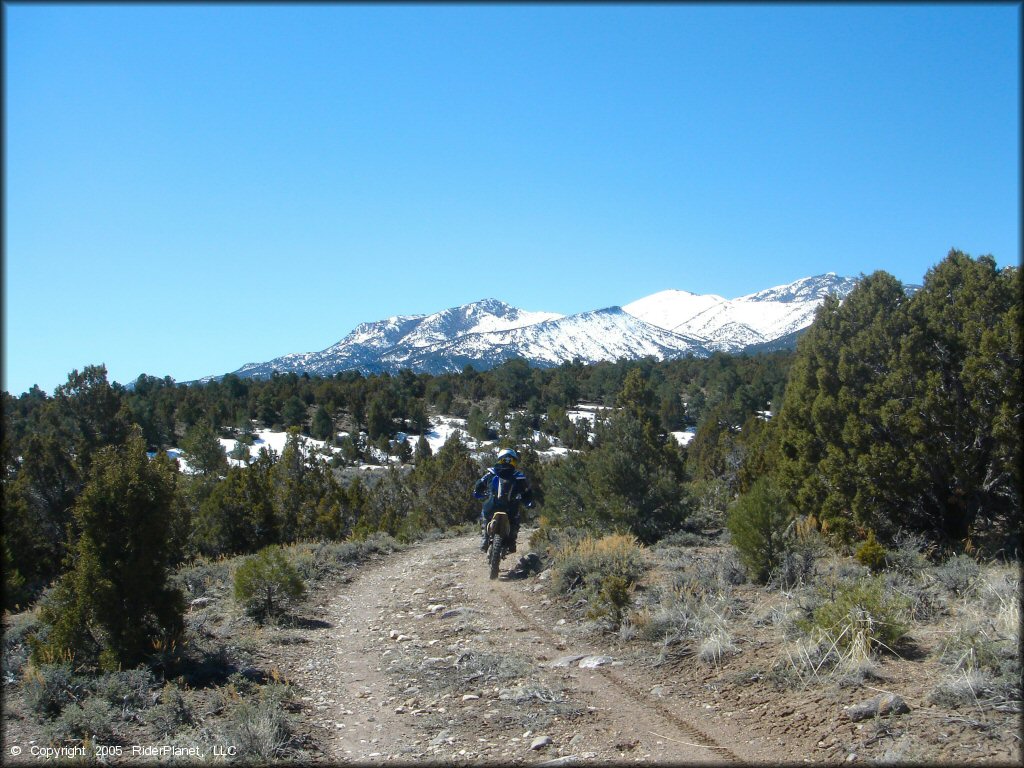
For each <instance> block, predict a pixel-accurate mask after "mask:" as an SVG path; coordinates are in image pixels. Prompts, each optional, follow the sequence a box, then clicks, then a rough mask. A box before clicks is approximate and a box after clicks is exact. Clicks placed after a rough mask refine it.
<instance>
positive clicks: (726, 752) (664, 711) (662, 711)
mask: <svg viewBox="0 0 1024 768" xmlns="http://www.w3.org/2000/svg"><path fill="white" fill-rule="evenodd" d="M501 599H502V601H503V602H504V603H505V605H506V606H507V607H508V609H509V611H510V612H511V613H513V614H514V615H515V616H516V617H517V618H518V619H519V620H520V621H522V622H524V623H525V624H527V625H529V626H530V627H532V628H533V629H534V630H535V631H537V632H538V633H539V634H541V635H542V636H544V637H545V638H546V639H547V641H548V642H549V643H551V645H552V646H558V645H559V644H560V643H561V642H562V641H561V640H560V639H559V638H557V637H556V636H554V635H553V634H551V633H550V632H548V631H547V630H546V629H544V628H543V627H541V626H538V625H537V623H536V622H535V621H533V619H531V618H530V617H529V616H528V615H527V614H525V613H524V612H523V611H522V610H521V609H520V608H519V606H517V605H515V603H514V602H513V601H512V599H511V598H510V597H509V596H508V595H506V594H502V595H501ZM593 671H595V672H598V673H599V674H600V675H601V676H602V677H604V679H605V680H607V681H608V682H609V683H611V684H612V685H613V686H615V688H617V689H618V690H620V691H621V692H622V693H623V694H625V695H626V696H627V697H628V698H630V699H632V700H633V701H635V702H637V703H638V704H640V705H641V706H642V707H643V708H644V709H648V710H652V711H654V712H655V713H657V714H658V715H659V716H660V717H661V718H662V719H663V720H666V721H667V722H669V723H671V724H672V725H673V726H675V728H676V729H677V730H678V731H680V732H681V733H683V734H686V735H687V736H688V737H689V738H692V739H693V740H694V743H693V744H692V746H696V747H703V748H706V749H713V750H714V751H715V752H716V754H718V755H720V756H721V757H723V758H725V759H726V760H728V761H731V762H734V763H739V764H742V763H743V762H744V761H743V760H741V759H740V757H739V756H738V755H736V753H734V752H733V751H732V750H731V749H729V748H728V747H724V746H722V745H721V744H719V743H718V742H717V741H715V740H714V739H712V738H711V737H710V736H708V735H707V734H706V733H704V732H703V731H701V730H700V729H699V728H697V726H695V725H693V724H692V723H690V722H688V721H686V720H685V719H683V718H682V717H680V716H679V715H677V714H676V713H675V712H673V711H672V710H670V709H668V708H667V707H666V706H664V705H663V704H661V703H660V702H657V701H652V700H651V698H650V697H649V696H645V695H644V694H643V693H642V692H641V691H638V690H637V689H636V688H635V687H634V686H633V685H632V684H630V683H629V682H627V681H626V680H623V679H622V677H621V676H620V675H618V674H616V673H615V672H613V671H612V670H610V669H606V668H604V667H597V668H595V669H594V670H593ZM654 735H656V736H658V735H661V734H654ZM662 738H669V737H667V736H662ZM669 740H670V741H672V740H673V739H669Z"/></svg>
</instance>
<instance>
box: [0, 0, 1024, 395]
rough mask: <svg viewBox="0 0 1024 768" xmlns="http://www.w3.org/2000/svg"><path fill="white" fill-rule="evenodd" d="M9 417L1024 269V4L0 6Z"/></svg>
mask: <svg viewBox="0 0 1024 768" xmlns="http://www.w3.org/2000/svg"><path fill="white" fill-rule="evenodd" d="M4 16H5V18H4V21H5V35H6V37H5V40H4V51H5V62H4V64H5V77H6V82H5V93H4V107H5V109H4V118H5V128H6V131H5V138H6V144H5V157H4V175H5V184H6V188H5V196H4V206H5V211H4V213H5V242H4V278H5V279H4V315H5V318H4V319H5V322H4V381H3V385H4V389H6V390H7V391H10V392H13V393H15V394H19V393H21V392H23V391H25V390H27V389H28V388H29V387H30V386H31V385H32V384H38V385H40V386H41V387H43V389H45V390H46V391H48V392H52V390H53V388H54V387H55V386H57V385H58V384H61V383H63V382H64V381H65V380H66V378H67V374H68V373H69V372H70V371H71V370H72V369H74V368H79V369H80V368H82V367H83V366H85V365H88V364H96V363H105V364H106V365H107V368H108V370H109V372H110V377H111V379H113V380H116V381H119V382H121V383H128V382H130V381H132V380H134V379H135V378H136V377H137V376H138V375H139V374H140V373H148V374H151V375H156V376H161V377H162V376H167V375H169V376H172V377H174V378H175V379H176V380H178V381H188V380H191V379H194V378H198V377H200V376H204V375H207V374H215V373H224V372H227V371H230V370H234V369H235V368H238V367H239V366H241V365H243V364H244V363H247V362H251V361H263V360H268V359H271V358H273V357H276V356H278V355H281V354H285V353H289V352H304V351H314V350H319V349H323V348H325V347H327V346H330V345H331V344H333V343H334V342H336V341H338V340H339V339H341V338H342V337H343V336H345V335H346V334H347V333H348V332H349V331H350V330H352V328H353V327H354V326H355V325H356V324H357V323H359V322H362V321H370V320H378V319H382V318H384V317H387V316H389V315H394V314H414V313H430V312H434V311H438V310H441V309H445V308H447V307H450V306H456V305H459V304H463V303H466V302H469V301H474V300H477V299H481V298H485V297H495V298H499V299H503V300H505V301H507V302H509V303H511V304H514V305H516V306H519V307H522V308H524V309H530V310H547V311H553V312H561V313H565V314H570V313H574V312H578V311H584V310H590V309H596V308H600V307H605V306H610V305H615V304H625V303H628V302H630V301H633V300H635V299H638V298H641V297H643V296H646V295H648V294H651V293H654V292H656V291H660V290H664V289H667V288H677V289H683V290H689V291H693V292H696V293H717V294H720V295H723V296H726V297H729V298H732V297H736V296H741V295H744V294H747V293H751V292H753V291H756V290H760V289H762V288H767V287H770V286H773V285H778V284H782V283H788V282H790V281H792V280H795V279H797V278H800V277H805V276H809V275H815V274H820V273H823V272H830V271H833V272H838V273H839V274H842V275H857V274H859V273H862V272H863V273H870V272H873V271H875V270H878V269H883V270H886V271H888V272H890V273H891V274H893V275H895V276H896V277H898V278H900V279H902V280H904V281H906V282H920V281H921V279H922V277H923V275H924V273H925V271H926V270H927V269H928V268H929V267H931V266H933V265H934V264H936V263H937V262H938V261H940V260H941V259H942V258H944V257H945V255H946V253H947V252H948V250H949V249H950V248H951V247H957V248H960V249H961V250H964V251H967V252H968V253H971V254H972V255H980V254H983V253H989V254H992V255H993V256H995V258H996V260H997V261H998V262H999V264H1000V265H1010V264H1015V263H1017V262H1018V260H1019V253H1020V221H1019V215H1018V211H1019V206H1020V184H1019V182H1020V175H1019V168H1020V139H1021V135H1020V79H1019V66H1020V45H1019V40H1020V32H1021V30H1020V18H1021V10H1020V7H1019V6H1018V5H1013V4H1003V5H978V4H968V5H949V4H938V5H934V6H928V5H908V6H896V5H889V4H864V5H835V4H823V5H763V6H739V5H718V4H711V5H694V4H681V5H648V6H628V5H622V6H618V5H594V6H586V5H566V6H545V5H535V4H526V5H479V6H474V5H415V4H413V5H406V4H397V5H386V6H377V7H374V6H361V5H347V4H339V5H319V4H315V5H304V6H303V5H300V6H287V5H260V4H258V5H235V4H230V5H220V6H217V5H209V6H206V5H187V6H177V5H166V4H146V5H138V6H131V5H128V6H121V5H113V6H105V5H45V4H38V5H37V4H17V3H13V4H5V6H4Z"/></svg>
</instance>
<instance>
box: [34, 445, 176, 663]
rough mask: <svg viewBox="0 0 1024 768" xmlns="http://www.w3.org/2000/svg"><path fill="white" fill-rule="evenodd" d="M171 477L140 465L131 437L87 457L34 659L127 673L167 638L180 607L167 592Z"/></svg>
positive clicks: (160, 464)
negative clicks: (65, 554) (70, 538)
mask: <svg viewBox="0 0 1024 768" xmlns="http://www.w3.org/2000/svg"><path fill="white" fill-rule="evenodd" d="M173 503H174V469H173V465H172V464H171V462H170V461H169V460H168V459H167V458H166V457H164V456H158V457H157V458H156V459H154V460H152V461H150V459H149V458H148V457H147V455H146V446H145V442H144V441H143V438H142V434H141V431H139V430H138V429H137V428H135V429H133V430H132V432H131V433H130V435H129V437H128V439H127V440H126V441H125V443H124V444H123V445H117V446H111V447H108V448H104V449H101V450H100V451H98V452H97V454H96V456H95V458H94V461H93V465H92V467H91V469H90V472H89V478H88V482H87V483H86V485H85V488H84V489H83V491H82V493H81V495H80V496H79V498H78V500H77V502H76V504H75V508H74V516H75V522H76V526H77V529H78V538H77V540H76V542H75V545H74V548H73V552H72V555H71V557H70V558H69V564H70V566H71V568H70V570H69V571H68V572H67V573H66V574H65V575H64V576H63V577H62V578H61V579H60V580H59V582H58V584H57V586H56V588H55V590H54V592H53V594H52V596H51V597H50V598H49V599H47V600H46V601H45V602H44V604H43V609H42V613H41V619H42V621H43V623H44V624H45V625H48V626H49V627H50V631H49V634H48V635H47V637H46V639H45V641H43V642H41V643H38V642H37V644H36V648H35V655H36V657H37V659H39V658H44V659H45V658H60V657H61V656H64V655H65V654H72V655H73V656H74V657H75V658H76V659H77V660H81V661H86V662H89V661H93V662H94V661H98V662H99V664H100V666H101V667H102V668H104V669H117V668H119V667H120V666H122V665H124V666H132V665H134V664H136V663H138V662H139V661H142V660H143V659H144V658H145V657H146V656H147V654H149V653H151V652H152V649H153V644H154V642H161V641H162V642H167V641H169V640H170V639H172V638H175V637H177V635H178V634H179V633H180V632H181V630H182V627H183V620H182V614H183V611H184V599H183V597H182V595H181V593H180V592H179V591H178V590H176V589H173V588H171V587H170V586H169V585H168V574H169V570H170V566H171V560H172V558H173V552H172V551H171V550H172V548H171V547H168V546H167V542H168V540H169V539H170V538H171V535H172V517H173V506H172V505H173Z"/></svg>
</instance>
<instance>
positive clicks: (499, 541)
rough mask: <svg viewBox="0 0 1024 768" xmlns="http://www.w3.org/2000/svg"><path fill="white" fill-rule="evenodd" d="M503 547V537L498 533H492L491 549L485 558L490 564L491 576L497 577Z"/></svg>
mask: <svg viewBox="0 0 1024 768" xmlns="http://www.w3.org/2000/svg"><path fill="white" fill-rule="evenodd" d="M504 548H505V540H504V537H503V536H502V535H501V534H500V533H496V534H494V538H493V539H491V550H490V552H488V553H487V559H488V561H489V562H490V564H491V578H492V579H496V578H498V570H499V569H500V568H501V552H502V550H503V549H504Z"/></svg>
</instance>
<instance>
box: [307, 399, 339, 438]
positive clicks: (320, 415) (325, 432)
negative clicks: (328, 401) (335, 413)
mask: <svg viewBox="0 0 1024 768" xmlns="http://www.w3.org/2000/svg"><path fill="white" fill-rule="evenodd" d="M309 433H310V434H311V435H312V436H313V437H315V438H316V439H317V440H330V439H331V438H332V437H333V436H334V422H333V421H332V420H331V415H330V413H329V412H328V410H327V407H326V406H324V405H321V406H319V407H318V408H317V409H316V412H315V413H314V414H313V424H312V427H311V428H310V430H309Z"/></svg>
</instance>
